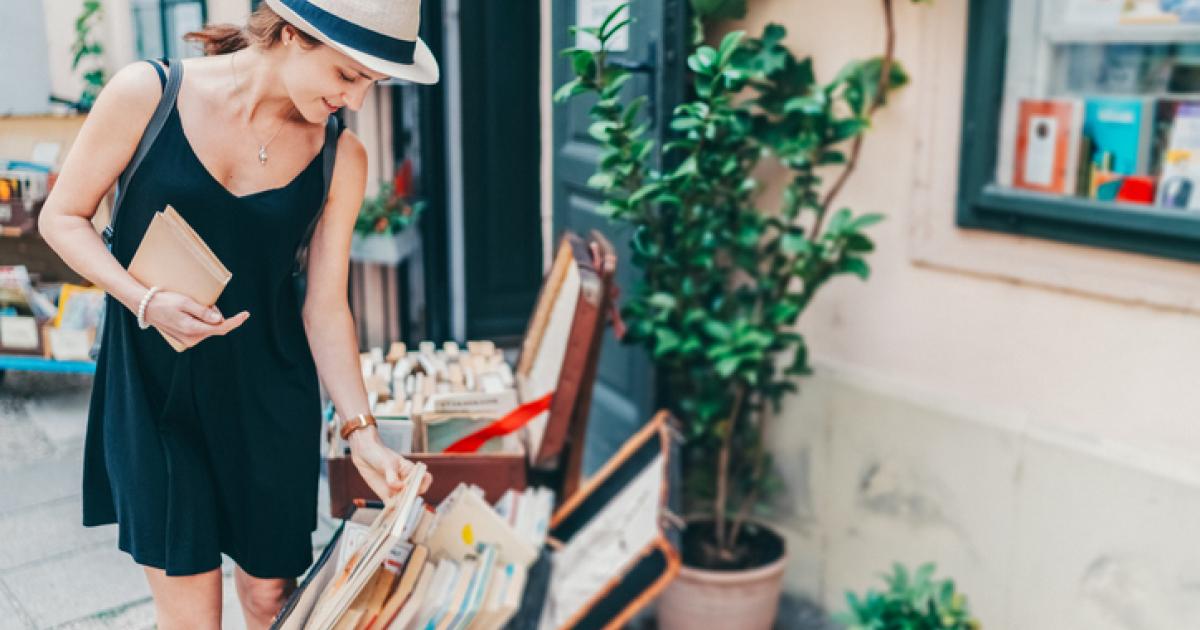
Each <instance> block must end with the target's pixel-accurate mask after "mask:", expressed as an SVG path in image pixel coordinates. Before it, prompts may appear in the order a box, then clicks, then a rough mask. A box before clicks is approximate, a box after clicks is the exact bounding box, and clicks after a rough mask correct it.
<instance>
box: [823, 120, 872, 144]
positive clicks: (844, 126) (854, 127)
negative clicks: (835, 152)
mask: <svg viewBox="0 0 1200 630" xmlns="http://www.w3.org/2000/svg"><path fill="white" fill-rule="evenodd" d="M866 128H867V121H866V119H863V118H847V119H845V120H837V121H834V123H833V133H832V137H831V138H830V142H831V143H832V142H841V141H843V140H849V139H850V138H853V137H854V136H857V135H858V134H860V133H862V132H863V130H864V129H866Z"/></svg>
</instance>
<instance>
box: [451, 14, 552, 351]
mask: <svg viewBox="0 0 1200 630" xmlns="http://www.w3.org/2000/svg"><path fill="white" fill-rule="evenodd" d="M457 11H458V25H459V34H458V41H459V46H460V50H459V54H460V57H459V58H460V60H461V61H460V64H461V66H460V67H461V76H460V86H461V87H460V95H461V98H460V102H459V107H460V111H461V112H462V114H461V118H460V122H461V134H462V146H461V151H460V155H461V156H462V159H461V161H460V163H459V165H458V166H459V167H460V168H461V169H462V199H463V251H464V260H463V263H464V273H465V290H466V309H467V310H466V338H467V339H494V340H497V341H501V340H504V339H519V338H520V336H521V333H522V332H524V330H525V326H526V324H527V323H528V320H529V314H530V313H531V312H532V311H533V305H534V302H535V301H536V300H537V293H538V288H539V287H540V286H541V281H542V250H541V248H540V247H537V245H536V243H537V235H538V234H540V233H541V217H540V216H539V211H538V208H539V205H540V204H539V202H538V192H539V191H538V186H539V181H538V145H539V134H538V131H539V128H538V4H537V3H536V2H526V1H513V0H509V1H506V2H498V1H494V0H487V1H482V2H481V1H478V0H461V1H460V2H458V9H457Z"/></svg>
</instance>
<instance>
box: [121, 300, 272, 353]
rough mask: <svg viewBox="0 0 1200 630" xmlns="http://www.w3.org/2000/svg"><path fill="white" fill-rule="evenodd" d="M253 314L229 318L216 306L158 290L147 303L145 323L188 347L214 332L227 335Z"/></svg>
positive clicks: (245, 312)
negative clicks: (205, 304)
mask: <svg viewBox="0 0 1200 630" xmlns="http://www.w3.org/2000/svg"><path fill="white" fill-rule="evenodd" d="M249 317H250V313H249V312H248V311H242V312H241V313H238V314H237V315H234V316H233V317H230V318H228V319H226V318H225V317H224V316H222V315H221V311H219V310H217V307H216V306H215V305H214V306H204V305H203V304H201V303H199V302H197V301H195V300H193V299H192V298H190V297H188V296H186V295H184V294H182V293H176V292H173V291H158V292H156V293H155V294H154V296H153V297H151V298H150V303H149V304H147V305H146V314H145V319H146V323H148V324H150V325H152V326H154V327H155V328H158V329H159V330H161V331H163V332H165V333H167V334H168V335H170V336H172V337H174V338H175V339H178V340H179V341H180V342H181V343H183V344H184V345H185V346H187V347H188V348H191V347H192V346H195V345H196V344H198V343H200V342H201V341H204V340H205V339H207V338H208V337H211V336H213V335H225V334H227V333H228V332H229V331H231V330H233V329H234V328H237V327H238V326H241V325H242V323H243V322H245V321H246V320H247V319H248V318H249Z"/></svg>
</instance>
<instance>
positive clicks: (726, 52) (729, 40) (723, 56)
mask: <svg viewBox="0 0 1200 630" xmlns="http://www.w3.org/2000/svg"><path fill="white" fill-rule="evenodd" d="M745 36H746V31H730V32H728V33H726V34H725V37H722V38H721V44H720V45H719V46H717V62H716V64H717V66H720V67H723V66H724V65H725V64H727V63H729V58H730V57H731V56H733V53H734V51H736V50H737V48H738V45H739V44H740V43H741V41H742V39H743V38H744V37H745Z"/></svg>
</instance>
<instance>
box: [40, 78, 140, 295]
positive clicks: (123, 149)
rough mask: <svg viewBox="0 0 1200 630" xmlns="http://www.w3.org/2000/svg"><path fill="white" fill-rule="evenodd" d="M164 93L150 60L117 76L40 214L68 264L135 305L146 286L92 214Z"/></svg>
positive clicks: (53, 246) (52, 242)
mask: <svg viewBox="0 0 1200 630" xmlns="http://www.w3.org/2000/svg"><path fill="white" fill-rule="evenodd" d="M161 93H162V89H161V88H160V87H159V82H158V76H157V75H156V73H155V71H154V69H153V68H151V67H150V65H149V64H146V63H134V64H131V65H129V66H126V67H125V68H123V69H121V71H120V72H118V73H117V74H116V75H115V76H113V78H112V79H111V80H110V81H109V82H108V85H106V86H105V87H104V89H103V90H102V91H101V92H100V95H99V96H98V97H97V99H96V103H95V106H94V107H93V108H92V111H91V113H89V114H88V116H87V118H86V119H85V120H84V122H83V126H82V127H80V129H79V135H78V136H77V137H76V138H75V142H74V143H73V144H72V146H71V150H70V152H69V153H68V154H67V157H66V159H65V160H64V162H63V167H62V170H61V171H60V172H59V175H58V180H57V181H56V182H55V184H54V188H53V189H52V190H51V191H50V195H49V196H48V197H47V198H46V203H45V204H44V205H43V206H42V211H41V214H40V215H39V217H38V230H39V231H40V232H41V234H42V238H43V239H44V240H45V241H46V244H48V245H49V246H50V248H51V249H53V250H54V252H55V253H56V254H58V255H59V257H60V258H62V259H63V262H65V263H67V266H69V267H70V268H71V269H73V270H74V271H75V272H76V273H78V274H79V275H81V276H83V277H84V278H87V279H88V280H89V281H91V282H92V283H93V284H95V285H97V286H99V287H101V288H103V289H104V290H105V291H107V292H108V293H109V294H110V295H112V296H113V297H114V298H116V299H117V300H119V301H120V302H121V303H122V304H124V305H125V306H126V307H127V308H129V309H131V310H134V311H136V310H137V306H138V302H139V301H140V300H141V299H142V295H144V294H145V292H146V287H145V286H143V285H142V284H141V283H140V282H138V281H137V280H135V279H134V278H133V276H131V275H129V272H127V271H125V269H124V268H123V267H121V265H120V263H118V262H117V260H116V258H114V257H113V256H112V255H111V254H109V252H108V248H106V247H105V246H104V241H103V240H101V238H100V235H99V234H97V233H96V230H95V228H94V227H93V226H92V222H91V220H92V216H93V215H95V214H96V209H97V207H99V205H100V200H101V199H102V198H103V197H104V195H105V194H106V193H107V192H108V191H109V190H110V189H111V188H112V186H113V184H114V183H115V182H116V180H117V177H118V176H120V174H121V171H122V170H124V168H125V165H126V164H128V163H129V160H130V158H132V157H133V152H134V150H136V149H137V143H138V140H139V139H141V137H142V131H143V130H145V128H146V124H147V123H148V122H149V121H150V116H151V115H153V114H154V108H155V106H156V105H157V104H158V99H159V97H160V96H161Z"/></svg>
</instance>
